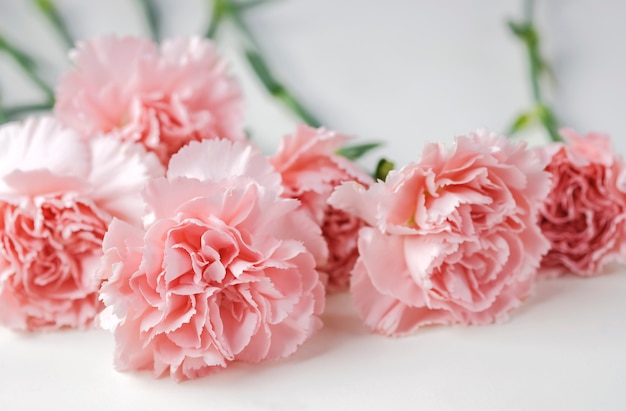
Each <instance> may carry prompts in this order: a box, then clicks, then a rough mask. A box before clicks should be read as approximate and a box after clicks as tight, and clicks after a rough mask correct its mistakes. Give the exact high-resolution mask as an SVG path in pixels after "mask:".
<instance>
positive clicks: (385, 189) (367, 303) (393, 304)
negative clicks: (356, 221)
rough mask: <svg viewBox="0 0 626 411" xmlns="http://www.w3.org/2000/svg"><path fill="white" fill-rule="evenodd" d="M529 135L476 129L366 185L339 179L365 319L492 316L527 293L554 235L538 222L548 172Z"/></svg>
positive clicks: (393, 325)
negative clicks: (519, 138)
mask: <svg viewBox="0 0 626 411" xmlns="http://www.w3.org/2000/svg"><path fill="white" fill-rule="evenodd" d="M543 166H544V164H541V163H540V162H539V161H538V160H537V159H536V157H535V156H534V155H533V153H532V152H530V151H528V150H526V149H525V146H524V145H523V144H515V143H512V142H510V141H508V140H507V139H505V138H503V137H498V136H495V135H493V134H488V133H486V132H484V131H479V132H477V133H476V134H472V135H470V136H462V137H458V138H457V139H456V143H455V145H454V146H452V147H450V148H446V147H445V146H443V145H440V144H430V145H428V146H426V147H425V149H424V151H423V155H422V159H421V160H420V161H419V162H418V163H414V164H409V165H407V166H405V167H403V168H402V169H400V170H397V171H391V172H390V173H389V175H388V176H387V179H386V181H385V182H377V183H375V184H373V185H372V186H371V187H370V188H369V189H366V188H364V187H362V186H360V185H359V184H356V183H345V184H343V185H341V186H339V187H338V188H337V189H336V190H335V192H334V193H333V195H332V196H331V198H330V203H331V204H333V205H334V206H335V207H338V208H343V209H345V210H346V211H350V212H353V213H355V214H356V215H357V216H360V217H362V218H363V219H364V220H365V221H367V222H368V223H369V224H370V225H371V226H372V227H364V228H362V229H361V231H360V235H359V242H358V245H359V252H360V257H359V260H358V261H357V263H356V266H355V268H354V270H353V276H352V285H351V290H352V293H353V298H354V303H355V305H356V307H357V310H358V311H359V313H360V315H361V316H362V318H363V319H364V321H365V324H366V325H367V326H368V327H369V328H371V329H372V330H373V331H375V332H377V333H381V334H387V335H397V334H404V333H409V332H412V331H414V330H416V329H417V328H419V327H420V326H423V325H426V324H449V323H463V324H486V323H490V322H493V321H496V320H499V319H503V318H506V316H507V314H508V312H509V311H510V310H511V309H513V308H514V307H516V306H518V305H519V304H520V303H521V302H522V301H523V300H524V299H525V298H526V297H527V296H528V294H529V292H530V289H531V286H532V284H533V281H534V279H535V274H536V270H537V268H538V267H539V262H540V261H541V257H542V256H543V255H544V254H545V253H546V251H547V249H548V246H549V244H548V242H547V240H546V239H545V238H544V237H543V236H542V235H541V232H540V230H539V227H538V226H537V213H538V208H539V207H540V206H541V203H542V200H543V198H544V197H545V195H546V193H547V191H548V188H549V179H548V174H547V173H545V172H544V171H543Z"/></svg>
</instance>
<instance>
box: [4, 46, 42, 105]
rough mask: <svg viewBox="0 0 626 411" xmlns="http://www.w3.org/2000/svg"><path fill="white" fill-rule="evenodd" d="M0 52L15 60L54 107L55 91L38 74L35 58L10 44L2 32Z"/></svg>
mask: <svg viewBox="0 0 626 411" xmlns="http://www.w3.org/2000/svg"><path fill="white" fill-rule="evenodd" d="M0 52H5V53H6V54H7V55H8V56H9V57H11V58H12V59H13V60H14V61H15V63H16V64H17V65H18V66H19V67H20V68H21V69H22V71H23V72H24V74H26V76H27V77H28V78H29V79H30V80H31V81H32V82H33V83H34V84H35V85H36V86H37V87H38V88H39V89H40V90H41V91H42V92H43V93H44V94H45V95H46V100H47V101H46V104H47V105H49V106H50V107H52V105H53V104H54V92H53V91H52V89H51V88H50V87H49V86H48V85H47V84H46V83H45V82H44V81H43V80H42V78H41V77H39V75H38V74H37V72H36V70H35V62H34V60H33V59H32V58H31V57H30V56H28V55H27V54H26V53H24V52H23V51H21V50H19V49H18V48H17V47H15V46H13V45H12V44H10V43H9V42H8V41H7V40H6V39H5V38H4V37H3V36H2V35H1V34H0Z"/></svg>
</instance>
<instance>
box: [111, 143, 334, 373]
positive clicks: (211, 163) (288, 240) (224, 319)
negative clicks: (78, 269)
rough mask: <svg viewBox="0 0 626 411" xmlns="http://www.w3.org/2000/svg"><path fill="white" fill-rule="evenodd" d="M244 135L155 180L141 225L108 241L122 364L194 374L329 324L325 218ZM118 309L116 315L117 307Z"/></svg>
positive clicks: (273, 351)
mask: <svg viewBox="0 0 626 411" xmlns="http://www.w3.org/2000/svg"><path fill="white" fill-rule="evenodd" d="M281 190H282V187H281V185H280V176H279V175H278V174H277V173H275V172H274V170H273V169H272V167H271V165H270V164H269V162H268V161H267V159H265V158H264V157H263V156H262V155H261V154H260V153H259V152H258V151H257V150H256V149H254V148H252V147H251V146H249V145H246V144H244V143H242V142H237V143H232V142H230V141H227V140H212V141H204V142H202V143H192V144H191V145H189V146H187V147H184V148H183V149H181V150H180V152H179V153H177V154H176V155H174V156H173V157H172V161H171V162H170V165H169V169H168V173H167V178H160V179H154V180H152V181H151V182H150V183H149V184H148V186H147V188H146V190H145V192H144V199H145V202H146V204H147V206H148V210H149V213H148V215H147V216H146V219H145V224H144V227H143V228H137V227H133V226H131V225H129V224H126V223H123V222H121V221H117V220H115V221H114V222H113V223H112V225H111V228H110V229H109V231H108V232H107V234H106V236H105V239H104V245H103V247H104V250H105V257H104V263H103V266H102V268H101V273H100V274H101V277H102V278H103V279H104V280H105V282H104V284H103V286H102V289H101V298H102V301H103V302H104V304H105V305H106V306H107V307H108V308H107V309H106V310H105V314H106V315H105V316H103V319H104V320H106V321H108V323H109V326H110V328H111V329H112V330H114V334H115V339H116V342H117V344H116V356H115V363H116V366H117V368H118V369H121V370H149V371H152V373H153V374H154V375H155V376H157V377H159V376H163V375H168V374H169V375H170V376H172V377H173V378H174V379H176V380H178V381H180V380H186V379H192V378H197V377H199V376H202V375H205V374H208V373H211V372H213V371H216V370H219V369H222V368H225V367H227V366H228V365H229V364H231V363H233V362H235V361H242V362H251V363H256V362H259V361H262V360H270V359H278V358H283V357H286V356H288V355H290V354H292V353H293V352H294V351H295V350H296V349H297V348H298V346H300V345H301V344H302V343H303V342H304V341H305V340H306V339H307V338H309V337H310V336H311V335H312V334H313V333H314V332H315V331H316V330H317V329H319V328H320V326H321V321H320V319H319V317H318V316H319V314H320V313H321V312H322V310H323V307H324V288H323V285H322V283H321V281H320V278H319V274H318V273H317V271H316V270H315V266H316V258H322V257H323V255H324V250H325V245H324V242H323V239H322V237H321V233H320V230H319V227H317V226H316V224H315V223H314V222H313V221H312V220H311V219H310V218H309V216H308V215H307V214H306V213H304V212H301V211H299V210H298V207H299V203H298V201H296V200H293V199H286V198H282V197H281V196H280V194H281ZM107 316H108V317H107Z"/></svg>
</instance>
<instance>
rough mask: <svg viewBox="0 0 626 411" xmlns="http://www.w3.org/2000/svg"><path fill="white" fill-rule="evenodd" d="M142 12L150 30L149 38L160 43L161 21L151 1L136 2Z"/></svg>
mask: <svg viewBox="0 0 626 411" xmlns="http://www.w3.org/2000/svg"><path fill="white" fill-rule="evenodd" d="M137 1H138V3H139V6H140V7H141V9H142V10H143V13H144V15H145V16H146V21H147V22H148V28H149V29H150V36H151V37H152V39H153V40H154V41H156V42H157V43H158V42H159V41H161V19H160V17H159V12H158V10H157V7H156V5H155V4H154V1H153V0H137Z"/></svg>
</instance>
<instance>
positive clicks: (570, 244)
mask: <svg viewBox="0 0 626 411" xmlns="http://www.w3.org/2000/svg"><path fill="white" fill-rule="evenodd" d="M562 135H563V137H564V138H565V139H566V143H565V144H552V145H549V146H546V147H543V148H541V149H540V150H541V154H542V155H543V156H545V157H546V159H547V161H548V166H547V167H546V171H548V172H549V173H550V174H552V189H551V190H550V193H549V194H548V196H547V198H546V200H545V207H544V209H543V211H542V212H541V218H540V226H541V230H542V231H543V234H544V235H545V236H546V238H548V240H550V243H551V247H550V251H549V252H548V254H547V255H546V256H545V257H544V259H543V261H542V262H541V267H542V269H543V272H544V273H545V274H546V275H557V274H562V273H566V272H571V273H574V274H577V275H581V276H591V275H595V274H598V273H600V272H601V271H602V267H603V265H604V264H605V263H607V262H609V261H613V260H617V261H624V260H625V258H626V246H625V245H624V240H625V237H624V234H625V233H626V231H625V230H626V193H625V190H624V188H625V187H624V182H625V180H624V178H625V174H624V165H623V163H622V162H621V161H620V160H619V159H618V158H617V157H616V156H615V155H614V154H613V151H612V149H611V141H610V138H609V136H606V135H602V134H596V133H591V134H587V135H585V136H579V135H577V134H576V133H574V132H573V131H572V130H564V131H562Z"/></svg>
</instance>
